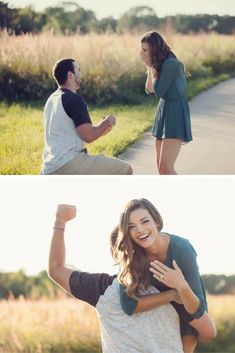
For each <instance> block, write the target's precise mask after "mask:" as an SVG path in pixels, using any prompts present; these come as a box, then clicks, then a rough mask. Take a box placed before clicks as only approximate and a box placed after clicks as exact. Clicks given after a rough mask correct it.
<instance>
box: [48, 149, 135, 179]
mask: <svg viewBox="0 0 235 353" xmlns="http://www.w3.org/2000/svg"><path fill="white" fill-rule="evenodd" d="M129 170H130V166H129V164H128V163H127V162H125V161H122V160H120V159H118V158H113V157H106V156H104V155H102V154H99V155H89V154H87V153H85V152H80V153H79V154H78V156H77V157H75V158H74V159H72V160H71V161H69V162H68V163H67V164H65V165H64V166H63V167H60V168H59V169H57V170H55V171H54V172H52V173H51V175H57V174H60V175H80V174H83V175H89V174H94V175H110V174H114V175H117V174H130V173H129Z"/></svg>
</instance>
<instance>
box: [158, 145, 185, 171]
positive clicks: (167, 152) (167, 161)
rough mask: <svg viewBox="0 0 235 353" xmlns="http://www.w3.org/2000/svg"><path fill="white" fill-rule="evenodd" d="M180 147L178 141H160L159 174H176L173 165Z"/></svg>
mask: <svg viewBox="0 0 235 353" xmlns="http://www.w3.org/2000/svg"><path fill="white" fill-rule="evenodd" d="M181 146H182V140H180V139H162V142H161V151H160V159H159V173H160V174H163V175H168V174H177V173H176V171H175V169H174V165H175V161H176V159H177V157H178V155H179V152H180V149H181Z"/></svg>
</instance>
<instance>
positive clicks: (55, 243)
mask: <svg viewBox="0 0 235 353" xmlns="http://www.w3.org/2000/svg"><path fill="white" fill-rule="evenodd" d="M64 230H65V222H62V221H56V222H55V225H54V229H53V236H52V240H51V247H50V254H49V268H48V273H49V275H50V276H51V277H53V275H55V274H56V270H57V269H58V268H59V267H64V266H65V241H64Z"/></svg>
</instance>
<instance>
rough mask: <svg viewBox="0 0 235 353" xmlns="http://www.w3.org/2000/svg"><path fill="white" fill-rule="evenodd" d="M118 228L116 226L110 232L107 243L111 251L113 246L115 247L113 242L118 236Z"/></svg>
mask: <svg viewBox="0 0 235 353" xmlns="http://www.w3.org/2000/svg"><path fill="white" fill-rule="evenodd" d="M118 230H119V227H118V226H116V227H115V228H114V229H113V230H112V232H111V234H110V238H109V244H110V249H111V252H113V250H114V248H115V244H116V242H117V237H118Z"/></svg>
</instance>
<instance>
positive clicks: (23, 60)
mask: <svg viewBox="0 0 235 353" xmlns="http://www.w3.org/2000/svg"><path fill="white" fill-rule="evenodd" d="M163 36H164V38H165V39H166V41H167V42H168V43H169V45H170V46H171V48H172V49H173V50H174V51H175V52H176V54H177V55H178V56H179V58H180V59H182V60H183V61H184V62H185V63H186V65H187V66H188V67H190V68H200V65H202V63H203V62H204V61H205V60H206V59H207V58H210V57H213V58H219V57H222V56H223V57H230V56H231V55H232V56H233V55H234V52H235V35H230V36H228V35H220V34H216V33H212V34H204V33H201V34H195V35H192V34H191V35H182V34H177V33H172V32H169V33H166V34H163ZM139 45H140V35H137V34H129V33H126V34H121V35H120V34H119V35H118V34H95V33H90V34H87V35H73V36H63V35H54V34H52V33H42V34H39V35H33V34H25V35H21V36H14V35H11V36H9V35H8V34H7V33H6V32H1V33H0V63H1V66H5V67H10V68H11V69H12V70H13V71H14V72H16V73H18V74H22V73H24V72H25V73H26V72H33V73H37V74H41V73H42V72H50V69H51V67H52V65H53V63H54V62H55V61H56V60H57V59H58V58H61V57H69V56H70V57H74V58H75V59H77V60H79V62H81V64H82V68H83V70H84V72H90V73H92V72H93V73H96V74H97V75H100V74H103V73H110V74H112V75H116V74H121V73H124V72H127V71H129V70H133V69H134V68H135V69H140V68H142V69H143V65H142V63H141V62H140V60H139V55H138V52H139ZM115 68H117V69H118V72H115Z"/></svg>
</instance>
